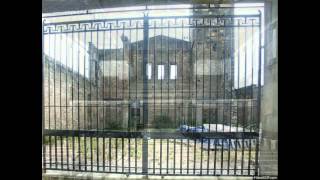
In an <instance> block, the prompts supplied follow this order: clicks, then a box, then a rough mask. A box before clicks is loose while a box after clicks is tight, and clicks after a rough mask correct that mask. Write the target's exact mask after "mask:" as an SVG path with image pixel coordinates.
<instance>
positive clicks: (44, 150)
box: [41, 19, 50, 173]
mask: <svg viewBox="0 0 320 180" xmlns="http://www.w3.org/2000/svg"><path fill="white" fill-rule="evenodd" d="M45 22H46V20H45V19H43V21H42V28H41V37H42V41H41V45H42V64H41V67H42V68H41V74H42V77H41V78H42V82H43V83H44V81H45V71H44V70H45V62H46V61H45V53H44V39H45V38H44V37H45V36H44V27H45ZM48 64H49V63H48ZM49 73H50V69H49V68H48V74H49ZM49 96H50V94H49ZM45 97H46V95H45V86H42V99H41V100H42V116H41V117H42V161H43V164H42V172H43V173H45V172H46V136H45V135H44V132H43V131H44V130H45V127H46V126H45V122H46V120H45V119H46V116H45V105H46V104H45ZM48 108H50V104H48ZM49 116H50V114H49Z"/></svg>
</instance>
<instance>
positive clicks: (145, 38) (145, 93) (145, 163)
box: [142, 14, 149, 174]
mask: <svg viewBox="0 0 320 180" xmlns="http://www.w3.org/2000/svg"><path fill="white" fill-rule="evenodd" d="M148 39H149V18H148V14H145V15H144V18H143V71H142V74H143V131H147V128H148V77H147V73H146V72H147V63H148ZM143 134H144V136H143V144H142V173H143V174H148V136H147V133H143Z"/></svg>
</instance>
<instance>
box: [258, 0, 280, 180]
mask: <svg viewBox="0 0 320 180" xmlns="http://www.w3.org/2000/svg"><path fill="white" fill-rule="evenodd" d="M265 30H266V31H265V63H264V67H263V68H264V86H263V89H262V102H261V105H262V106H261V116H260V117H261V129H262V134H261V136H262V139H261V144H260V157H259V173H260V175H272V176H277V175H278V54H277V51H278V48H277V44H278V40H277V31H278V0H269V1H266V3H265Z"/></svg>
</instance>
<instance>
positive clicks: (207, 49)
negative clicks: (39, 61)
mask: <svg viewBox="0 0 320 180" xmlns="http://www.w3.org/2000/svg"><path fill="white" fill-rule="evenodd" d="M211 10H212V11H214V10H213V9H210V8H209V9H208V11H207V13H201V12H202V11H201V9H198V10H197V11H196V10H193V13H192V15H187V16H161V17H159V16H149V15H148V14H144V16H143V17H131V18H117V19H101V20H99V19H96V20H79V21H67V22H55V23H48V22H46V21H44V23H43V92H44V97H43V111H44V113H43V114H44V116H43V126H44V127H43V169H44V170H47V169H51V170H66V171H91V172H106V173H124V174H147V175H239V176H253V175H258V174H257V173H258V152H259V121H260V120H259V114H260V96H261V95H260V94H261V93H260V92H261V14H257V15H233V14H232V13H230V12H231V11H223V12H224V13H221V12H222V11H214V12H218V13H216V14H212V13H208V12H210V11H211ZM226 12H227V13H226Z"/></svg>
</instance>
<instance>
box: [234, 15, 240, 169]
mask: <svg viewBox="0 0 320 180" xmlns="http://www.w3.org/2000/svg"><path fill="white" fill-rule="evenodd" d="M237 29H238V37H237V41H238V42H237V64H238V66H237V69H238V71H237V89H238V93H237V94H236V96H237V119H236V127H237V129H236V132H238V127H239V99H240V93H239V92H240V91H239V87H240V20H239V19H238V23H237ZM237 155H238V138H236V143H235V162H234V175H236V174H237V169H238V168H237V161H238V159H237Z"/></svg>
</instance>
